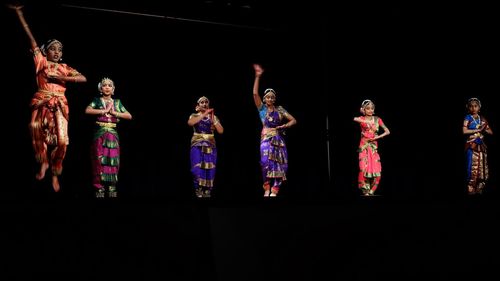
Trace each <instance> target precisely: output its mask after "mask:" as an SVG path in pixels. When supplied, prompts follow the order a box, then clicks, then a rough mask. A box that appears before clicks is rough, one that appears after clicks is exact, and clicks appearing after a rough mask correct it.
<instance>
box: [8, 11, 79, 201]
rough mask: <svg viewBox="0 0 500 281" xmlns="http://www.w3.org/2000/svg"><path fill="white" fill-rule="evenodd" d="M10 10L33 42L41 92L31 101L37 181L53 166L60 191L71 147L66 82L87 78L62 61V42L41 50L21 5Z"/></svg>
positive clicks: (54, 178)
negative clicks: (66, 159)
mask: <svg viewBox="0 0 500 281" xmlns="http://www.w3.org/2000/svg"><path fill="white" fill-rule="evenodd" d="M9 7H10V8H11V9H13V10H15V11H16V14H17V16H18V18H19V21H20V22H21V24H22V25H23V28H24V31H25V32H26V34H27V35H28V37H29V39H30V42H31V49H32V51H33V56H34V57H33V58H34V61H35V71H36V72H35V74H36V82H37V84H38V91H37V92H36V93H35V95H34V96H33V98H32V100H31V112H32V113H31V122H30V131H31V139H32V143H33V148H34V150H35V158H36V160H37V162H38V163H40V170H39V171H38V173H37V174H36V178H37V179H38V180H41V179H43V178H44V177H45V172H46V171H47V169H48V168H49V167H51V171H52V187H53V189H54V191H56V192H58V191H59V190H60V186H59V179H58V176H59V175H61V173H62V168H63V166H62V163H63V160H64V157H65V155H66V147H67V145H68V144H69V137H68V118H69V108H68V101H67V100H66V96H65V91H66V83H68V82H72V83H79V82H86V81H87V78H85V76H83V75H82V74H80V73H79V72H78V71H77V70H75V69H73V68H71V67H70V66H68V65H67V64H65V63H62V62H61V59H62V54H63V53H62V47H63V45H62V43H61V42H60V41H58V40H55V39H51V40H49V41H47V43H45V44H44V45H42V46H41V47H38V44H37V42H36V40H35V38H34V37H33V34H32V33H31V30H30V28H29V26H28V24H27V23H26V20H25V19H24V15H23V12H22V10H21V9H22V6H19V5H9Z"/></svg>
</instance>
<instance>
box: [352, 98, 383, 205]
mask: <svg viewBox="0 0 500 281" xmlns="http://www.w3.org/2000/svg"><path fill="white" fill-rule="evenodd" d="M360 111H361V113H362V114H363V116H360V117H354V121H356V122H358V123H359V125H360V126H361V141H360V142H359V150H358V152H359V175H358V187H359V189H361V191H362V192H363V195H365V196H371V195H374V194H375V191H376V190H377V188H378V185H379V183H380V177H381V176H382V174H381V173H382V164H381V162H380V155H379V154H378V152H377V149H378V142H377V140H378V139H380V138H383V137H385V136H387V135H389V134H390V131H389V129H388V128H387V127H386V126H385V124H384V122H383V121H382V118H380V117H378V116H375V115H373V114H374V113H375V104H374V103H373V102H372V101H371V100H364V101H363V102H362V103H361V108H360ZM380 128H382V129H383V130H384V132H383V133H382V134H380V135H378V130H379V129H380Z"/></svg>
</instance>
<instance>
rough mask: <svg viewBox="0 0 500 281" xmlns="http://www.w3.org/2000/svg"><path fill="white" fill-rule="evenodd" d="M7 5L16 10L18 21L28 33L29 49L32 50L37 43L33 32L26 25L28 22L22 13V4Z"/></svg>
mask: <svg viewBox="0 0 500 281" xmlns="http://www.w3.org/2000/svg"><path fill="white" fill-rule="evenodd" d="M8 6H9V8H11V9H13V10H14V11H16V14H17V17H18V18H19V21H20V22H21V24H22V25H23V28H24V31H25V32H26V34H27V35H28V38H29V39H30V43H31V49H33V50H34V49H36V48H37V47H38V44H37V43H36V40H35V37H33V34H32V33H31V30H30V28H29V26H28V23H27V22H26V20H25V19H24V15H23V11H22V8H23V6H21V5H8Z"/></svg>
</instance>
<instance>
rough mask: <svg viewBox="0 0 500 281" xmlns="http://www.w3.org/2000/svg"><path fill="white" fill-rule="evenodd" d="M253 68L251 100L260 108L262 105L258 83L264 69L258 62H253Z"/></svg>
mask: <svg viewBox="0 0 500 281" xmlns="http://www.w3.org/2000/svg"><path fill="white" fill-rule="evenodd" d="M253 69H254V70H255V80H254V81H253V101H254V102H255V106H257V108H258V109H260V108H261V106H262V99H261V98H260V96H259V84H260V76H261V75H262V73H263V72H264V70H263V69H262V67H261V66H260V65H259V64H254V65H253Z"/></svg>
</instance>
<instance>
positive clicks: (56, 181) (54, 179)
mask: <svg viewBox="0 0 500 281" xmlns="http://www.w3.org/2000/svg"><path fill="white" fill-rule="evenodd" d="M52 188H53V189H54V191H55V192H59V190H60V189H61V187H60V186H59V179H58V178H57V176H52Z"/></svg>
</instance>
